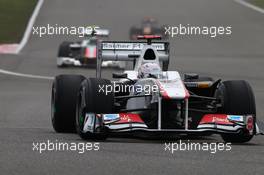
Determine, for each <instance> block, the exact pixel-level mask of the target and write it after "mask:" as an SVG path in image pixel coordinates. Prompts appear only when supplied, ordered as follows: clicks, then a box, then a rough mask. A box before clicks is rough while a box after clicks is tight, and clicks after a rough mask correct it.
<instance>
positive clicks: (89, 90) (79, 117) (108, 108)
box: [76, 78, 114, 140]
mask: <svg viewBox="0 0 264 175" xmlns="http://www.w3.org/2000/svg"><path fill="white" fill-rule="evenodd" d="M106 86H111V87H112V83H111V81H109V80H106V79H96V78H90V79H86V80H84V81H83V82H82V84H81V87H80V91H79V95H78V102H77V105H76V130H77V133H78V134H79V135H80V137H81V138H83V139H95V140H105V139H106V138H107V136H108V134H107V130H106V128H105V127H104V126H103V125H101V126H100V127H99V128H98V129H99V130H98V132H97V133H88V132H86V133H84V132H83V131H82V130H83V126H84V117H85V114H86V113H93V114H107V113H113V112H114V93H113V91H112V92H110V93H108V94H106V93H105V92H103V91H102V90H100V87H106ZM83 99H84V101H85V103H83V101H82V100H83ZM98 123H99V125H100V124H102V121H98Z"/></svg>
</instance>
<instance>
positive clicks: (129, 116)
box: [83, 113, 261, 135]
mask: <svg viewBox="0 0 264 175" xmlns="http://www.w3.org/2000/svg"><path fill="white" fill-rule="evenodd" d="M253 120H254V117H253V116H252V115H227V114H206V115H204V116H203V117H202V119H201V120H200V122H199V124H198V126H197V128H179V129H162V128H160V129H150V128H148V126H147V125H146V124H145V123H144V121H143V120H142V118H141V116H140V115H138V114H134V113H119V114H92V113H89V114H86V118H85V125H84V128H83V132H92V133H95V132H97V131H99V129H98V127H101V126H104V127H106V128H107V129H108V131H109V132H115V133H116V132H134V131H144V132H169V133H175V134H200V135H203V134H208V133H219V134H221V133H230V134H232V133H233V134H234V133H239V132H240V131H241V130H245V129H246V130H248V132H249V134H251V135H254V134H261V131H260V130H259V127H258V125H257V124H256V122H253ZM100 122H101V123H100ZM254 124H255V127H253V125H254Z"/></svg>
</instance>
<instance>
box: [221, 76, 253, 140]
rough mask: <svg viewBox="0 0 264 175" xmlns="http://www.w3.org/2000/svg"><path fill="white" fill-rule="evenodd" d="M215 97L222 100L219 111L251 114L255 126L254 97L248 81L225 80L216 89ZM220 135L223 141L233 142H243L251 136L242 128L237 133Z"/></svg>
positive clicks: (251, 136)
mask: <svg viewBox="0 0 264 175" xmlns="http://www.w3.org/2000/svg"><path fill="white" fill-rule="evenodd" d="M216 97H217V98H220V99H221V100H222V107H221V108H220V111H219V112H221V113H224V114H233V115H247V114H252V115H253V116H254V126H255V121H256V118H255V117H256V106H255V97H254V93H253V91H252V88H251V87H250V85H249V83H247V82H246V81H243V80H236V81H225V82H223V83H221V84H220V86H219V88H218V89H217V91H216ZM221 136H222V138H223V140H224V141H225V142H233V143H244V142H248V141H250V140H251V139H252V138H253V135H250V134H249V132H248V131H247V130H242V131H241V132H240V133H238V134H222V135H221Z"/></svg>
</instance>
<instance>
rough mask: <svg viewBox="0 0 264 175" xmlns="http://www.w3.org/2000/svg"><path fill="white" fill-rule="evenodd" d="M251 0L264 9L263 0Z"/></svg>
mask: <svg viewBox="0 0 264 175" xmlns="http://www.w3.org/2000/svg"><path fill="white" fill-rule="evenodd" d="M252 1H253V4H255V5H257V6H259V7H261V8H263V9H264V0H252Z"/></svg>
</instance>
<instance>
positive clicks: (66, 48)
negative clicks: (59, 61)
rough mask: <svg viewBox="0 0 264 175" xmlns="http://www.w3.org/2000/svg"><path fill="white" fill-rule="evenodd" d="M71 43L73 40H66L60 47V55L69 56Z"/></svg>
mask: <svg viewBox="0 0 264 175" xmlns="http://www.w3.org/2000/svg"><path fill="white" fill-rule="evenodd" d="M70 44H72V42H68V41H64V42H63V43H61V45H60V47H59V52H58V57H69V55H70Z"/></svg>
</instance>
